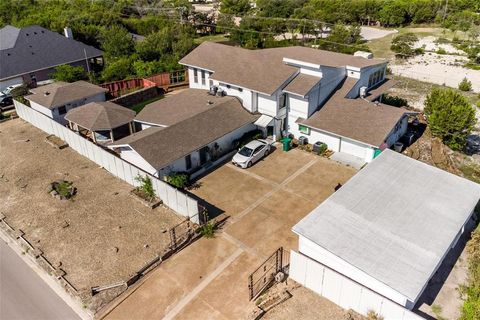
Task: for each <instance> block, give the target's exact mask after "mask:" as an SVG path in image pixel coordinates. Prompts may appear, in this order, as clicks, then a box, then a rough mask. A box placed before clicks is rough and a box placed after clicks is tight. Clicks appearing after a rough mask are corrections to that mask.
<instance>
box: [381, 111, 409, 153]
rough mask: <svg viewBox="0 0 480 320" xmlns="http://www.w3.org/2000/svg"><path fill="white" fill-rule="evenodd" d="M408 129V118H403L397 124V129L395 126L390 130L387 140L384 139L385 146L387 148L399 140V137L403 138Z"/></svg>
mask: <svg viewBox="0 0 480 320" xmlns="http://www.w3.org/2000/svg"><path fill="white" fill-rule="evenodd" d="M407 129H408V117H407V116H404V117H403V118H402V119H401V120H400V122H399V124H398V127H397V126H395V128H394V129H393V130H392V132H391V133H390V134H389V136H388V138H387V139H386V141H385V142H386V144H387V146H388V147H391V146H392V145H393V144H394V143H395V142H397V141H398V139H400V137H401V136H403V135H404V134H405V133H406V132H407Z"/></svg>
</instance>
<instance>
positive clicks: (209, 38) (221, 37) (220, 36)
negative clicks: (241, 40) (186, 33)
mask: <svg viewBox="0 0 480 320" xmlns="http://www.w3.org/2000/svg"><path fill="white" fill-rule="evenodd" d="M204 41H213V42H220V41H228V38H227V37H226V36H225V35H224V34H214V35H210V36H203V37H200V38H195V39H193V42H194V43H195V44H200V43H202V42H204Z"/></svg>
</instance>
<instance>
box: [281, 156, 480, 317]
mask: <svg viewBox="0 0 480 320" xmlns="http://www.w3.org/2000/svg"><path fill="white" fill-rule="evenodd" d="M479 198H480V185H478V184H476V183H474V182H472V181H469V180H467V179H464V178H461V177H459V176H456V175H453V174H451V173H448V172H446V171H443V170H441V169H438V168H435V167H433V166H430V165H428V164H425V163H423V162H420V161H417V160H414V159H412V158H409V157H407V156H405V155H403V154H400V153H397V152H394V151H392V150H385V151H384V152H383V153H382V154H381V155H380V156H379V157H378V158H376V159H375V160H373V161H372V163H370V164H369V165H367V166H366V167H365V168H363V169H362V170H360V171H359V172H358V173H357V174H356V175H355V176H354V177H352V178H351V179H350V180H349V181H348V182H347V183H346V184H345V185H343V186H342V187H341V188H340V189H339V190H338V191H336V192H335V193H334V194H332V195H331V196H330V197H329V198H328V199H326V200H325V201H324V202H322V203H321V204H320V205H319V206H318V207H317V208H315V209H313V210H312V212H310V213H309V214H308V215H307V216H306V217H305V218H303V219H302V220H301V221H300V222H298V223H297V224H296V225H295V226H294V227H293V229H292V230H293V232H294V233H296V234H297V235H298V238H299V241H298V253H297V252H294V251H292V253H291V259H290V274H289V276H290V277H291V278H292V279H293V280H295V281H297V282H299V283H301V284H303V285H305V286H306V287H308V288H310V289H311V290H313V291H315V292H317V293H318V294H320V295H322V296H324V297H326V298H327V299H330V300H332V301H333V302H335V303H337V304H339V305H340V306H342V307H343V308H345V309H350V308H351V309H353V310H355V311H357V312H359V313H361V314H363V315H367V312H368V311H369V310H373V311H375V312H376V313H378V314H379V315H380V316H381V317H382V318H385V319H399V320H402V319H423V317H421V316H418V317H416V315H414V314H412V313H409V312H408V310H411V309H412V308H413V307H414V306H415V305H416V304H417V303H419V299H420V297H421V296H422V293H423V292H424V291H425V290H426V288H427V286H428V285H429V281H430V279H431V278H432V276H433V275H434V274H435V273H436V272H437V270H439V268H440V267H441V266H442V263H444V259H445V257H446V256H447V255H448V254H449V253H450V252H451V249H452V248H454V247H455V246H456V244H457V241H458V240H459V239H460V237H461V235H462V234H463V233H464V232H465V231H467V232H468V230H469V228H470V226H472V225H474V224H473V223H470V224H469V222H472V221H471V220H472V216H473V214H474V210H475V207H476V205H477V204H478V201H479ZM450 260H451V259H450ZM445 263H447V262H446V261H445ZM450 263H451V261H449V262H448V264H450ZM447 267H448V268H450V267H451V266H447ZM447 270H449V269H447ZM442 272H445V271H442ZM437 285H438V284H435V282H434V283H433V286H434V287H433V288H432V290H434V292H437V291H436V290H438V289H436V288H435V286H437ZM427 290H428V289H427ZM432 290H430V291H429V292H430V293H429V294H428V295H427V296H426V299H427V300H428V301H430V299H432V297H430V295H431V292H432ZM452 294H453V293H452ZM425 302H427V301H425ZM427 303H428V304H430V303H431V301H430V302H427ZM405 309H408V310H405Z"/></svg>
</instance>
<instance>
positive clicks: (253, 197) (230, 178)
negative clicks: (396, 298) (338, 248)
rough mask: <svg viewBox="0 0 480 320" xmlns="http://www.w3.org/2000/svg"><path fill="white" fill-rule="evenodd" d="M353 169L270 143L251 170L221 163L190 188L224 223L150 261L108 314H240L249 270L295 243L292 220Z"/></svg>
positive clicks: (246, 305) (247, 306) (245, 310)
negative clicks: (151, 267) (155, 264)
mask: <svg viewBox="0 0 480 320" xmlns="http://www.w3.org/2000/svg"><path fill="white" fill-rule="evenodd" d="M355 173H356V170H355V169H353V168H350V167H346V166H343V165H341V164H338V163H336V162H333V161H331V160H328V159H325V158H321V157H318V156H315V155H312V154H308V153H305V152H303V151H300V150H291V151H290V152H288V153H285V152H283V151H281V150H279V149H277V150H275V151H274V152H273V153H272V154H270V155H269V156H268V157H267V158H265V159H264V160H262V161H260V162H258V163H256V164H255V165H254V166H252V167H251V168H250V169H239V168H237V167H235V166H233V165H231V164H229V163H228V164H225V165H223V166H221V167H220V168H218V169H217V170H215V171H214V172H212V173H210V174H209V175H207V176H205V177H203V178H202V179H201V180H199V184H200V186H199V188H198V189H196V190H193V191H192V192H193V193H194V194H195V195H197V196H198V197H200V198H202V199H205V200H206V201H207V202H209V203H210V204H211V205H213V206H215V207H216V211H218V212H223V214H225V215H226V216H228V217H229V218H228V219H227V222H226V224H225V225H224V226H223V227H222V229H221V230H219V231H217V235H216V237H215V238H213V239H201V240H199V241H197V242H196V243H194V244H192V245H190V246H189V247H188V248H186V249H185V250H183V251H181V252H180V253H178V254H177V255H175V256H174V257H173V258H171V259H170V260H168V261H167V262H166V263H164V264H163V265H161V266H160V267H159V268H157V270H155V271H154V272H152V273H151V274H150V275H149V276H147V277H146V278H145V279H144V280H143V281H142V283H141V284H140V285H138V286H137V287H135V288H133V290H130V292H129V294H130V295H129V296H128V297H126V298H125V300H123V302H122V303H120V304H119V305H118V306H117V307H116V308H115V309H113V310H112V311H111V312H109V313H108V314H107V319H132V318H135V319H162V318H164V319H173V318H175V319H192V318H196V319H240V318H245V317H246V316H247V315H248V314H249V313H250V311H251V310H252V307H253V304H252V303H251V302H249V301H248V286H247V279H248V275H249V274H250V273H251V272H252V271H254V270H255V269H256V268H257V267H258V266H259V265H260V264H261V263H262V262H263V261H264V260H265V259H266V258H267V257H268V256H269V255H270V254H272V253H273V251H274V250H275V249H277V248H278V247H280V246H283V247H284V249H286V250H289V249H291V248H296V247H297V237H296V236H295V235H294V234H293V232H292V231H291V228H292V226H293V225H294V224H296V223H297V222H298V221H299V220H300V219H301V218H303V217H304V216H305V215H307V214H308V213H309V212H310V211H311V210H312V209H313V208H315V207H316V206H317V205H318V204H319V203H320V202H322V201H323V200H324V199H326V198H327V197H328V196H329V195H330V194H332V193H333V192H334V188H335V186H336V185H337V184H338V183H341V184H343V183H345V182H346V181H347V180H348V179H349V178H350V177H352V176H353V175H354V174H355ZM218 212H215V213H218ZM319 299H321V298H320V297H319Z"/></svg>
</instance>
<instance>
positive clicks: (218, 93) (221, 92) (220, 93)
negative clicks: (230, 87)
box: [217, 89, 227, 97]
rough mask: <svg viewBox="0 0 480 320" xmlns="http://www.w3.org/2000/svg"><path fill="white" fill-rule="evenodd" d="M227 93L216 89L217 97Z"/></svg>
mask: <svg viewBox="0 0 480 320" xmlns="http://www.w3.org/2000/svg"><path fill="white" fill-rule="evenodd" d="M226 95H227V94H226V93H225V91H223V90H222V89H218V90H217V96H219V97H224V96H226Z"/></svg>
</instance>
